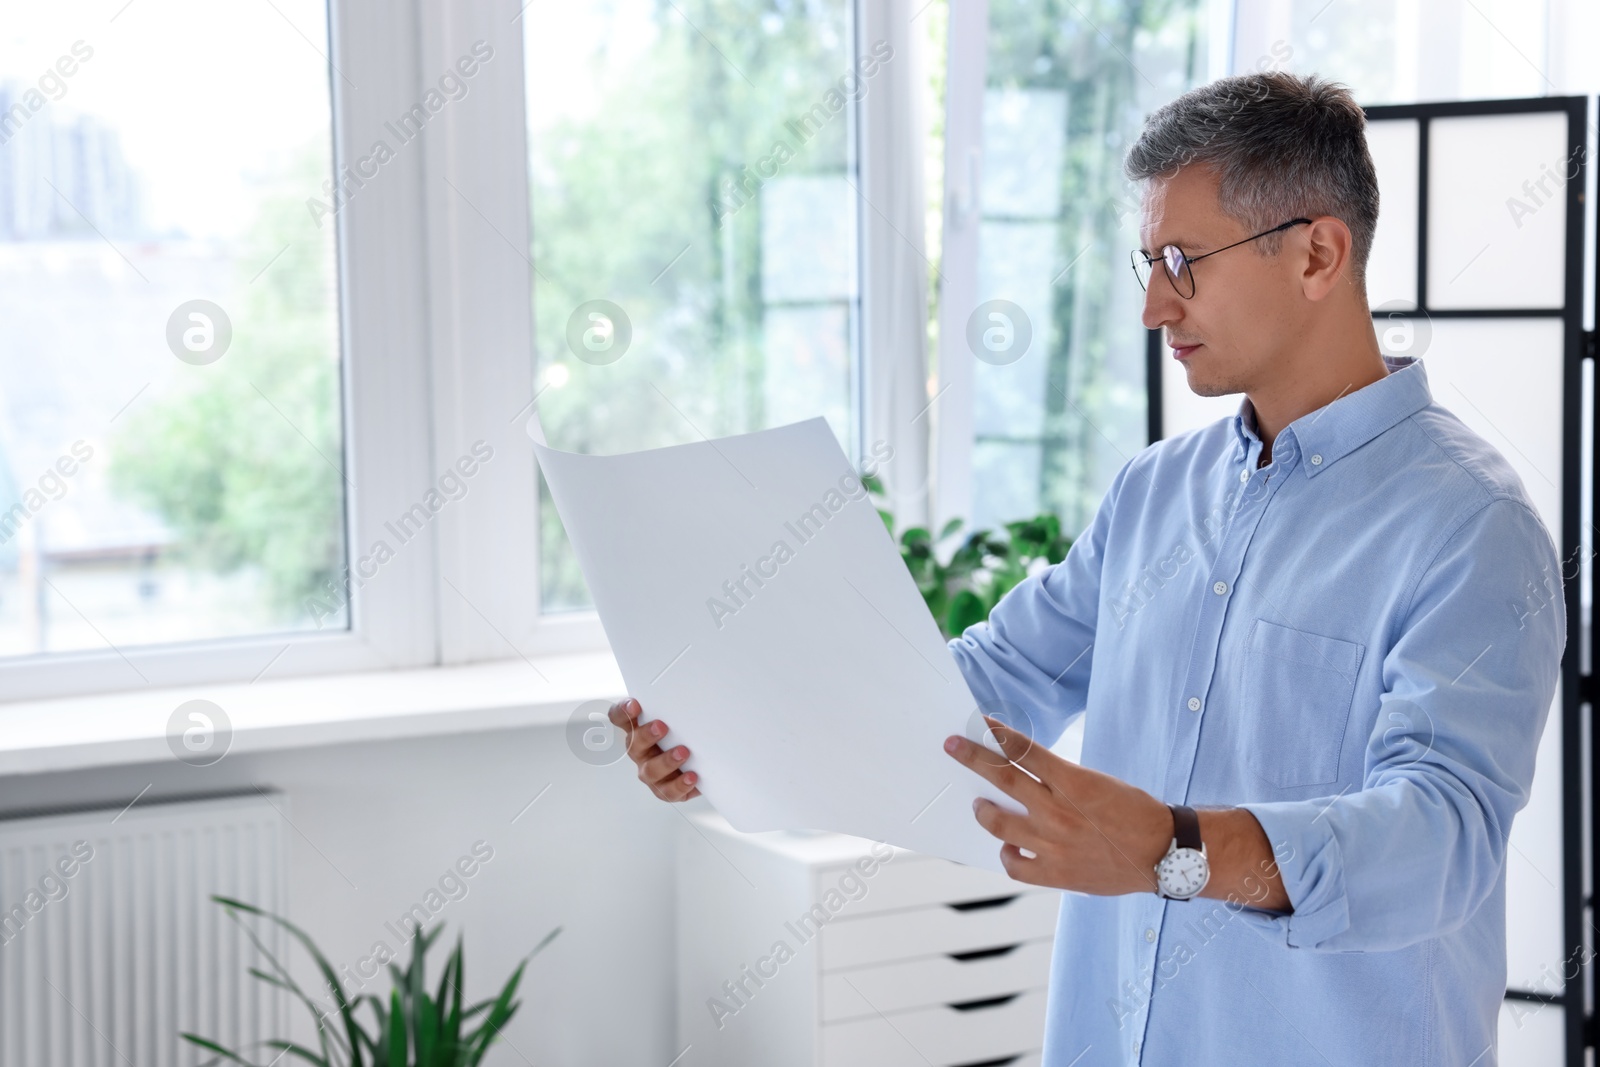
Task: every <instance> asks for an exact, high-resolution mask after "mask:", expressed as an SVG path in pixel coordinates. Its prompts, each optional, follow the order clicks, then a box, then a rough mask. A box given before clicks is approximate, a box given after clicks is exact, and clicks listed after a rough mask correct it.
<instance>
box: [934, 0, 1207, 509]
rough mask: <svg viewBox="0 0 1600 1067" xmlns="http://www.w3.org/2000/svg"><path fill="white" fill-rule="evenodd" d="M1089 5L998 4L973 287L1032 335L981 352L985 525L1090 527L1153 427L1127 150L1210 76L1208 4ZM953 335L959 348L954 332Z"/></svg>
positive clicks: (976, 490) (977, 366)
mask: <svg viewBox="0 0 1600 1067" xmlns="http://www.w3.org/2000/svg"><path fill="white" fill-rule="evenodd" d="M1092 14H1093V21H1089V19H1088V17H1087V15H1086V13H1085V12H1083V11H1080V10H1079V9H1078V8H1075V7H1073V6H1072V5H1067V6H1066V7H1064V8H1062V9H1060V11H1059V13H1053V9H1050V8H1048V7H1041V6H1040V5H1038V4H1032V3H1026V2H1024V0H991V2H990V4H989V45H988V51H989V56H988V75H987V88H986V90H985V95H984V104H983V186H982V189H983V192H982V198H981V201H982V219H981V222H980V230H979V253H978V292H977V294H976V295H977V301H978V303H979V305H980V306H981V305H982V304H983V303H984V302H987V301H990V300H1005V301H1009V302H1010V303H1012V304H1014V305H1016V306H1017V307H1018V308H1020V309H1021V311H1022V314H1023V315H1025V316H1026V317H1027V322H1028V324H1029V326H1030V328H1031V341H1030V343H1029V345H1028V347H1027V349H1026V350H1025V352H1024V354H1023V355H1022V356H1021V358H1019V359H1016V360H1015V361H1013V362H1005V361H984V360H979V361H977V362H975V363H974V368H973V384H974V390H975V394H974V401H973V429H974V437H975V440H974V443H973V460H972V511H973V514H972V521H973V524H974V525H976V526H980V527H983V526H988V527H993V526H995V525H997V524H1000V523H1005V522H1010V521H1014V520H1017V519H1022V518H1026V517H1029V516H1032V515H1035V514H1038V513H1039V512H1041V511H1053V512H1055V513H1057V514H1058V515H1060V516H1061V518H1062V520H1063V523H1064V525H1065V526H1066V528H1068V529H1070V530H1073V531H1077V530H1081V529H1083V527H1084V526H1086V525H1087V524H1088V522H1089V520H1090V519H1091V518H1092V516H1093V514H1094V509H1095V507H1096V506H1097V505H1098V504H1099V502H1100V498H1101V497H1102V496H1103V495H1104V493H1105V490H1106V488H1107V487H1108V486H1109V485H1110V484H1111V479H1112V478H1113V477H1114V476H1115V474H1116V472H1117V470H1118V469H1120V468H1121V466H1122V465H1123V464H1124V463H1125V462H1127V460H1128V459H1129V458H1130V457H1131V456H1132V455H1133V454H1134V453H1135V452H1137V451H1138V450H1139V449H1140V448H1142V447H1144V445H1145V443H1146V440H1147V434H1148V431H1147V417H1146V386H1145V337H1146V331H1145V329H1144V327H1143V325H1142V324H1141V323H1140V307H1141V303H1142V297H1143V294H1142V293H1141V291H1140V289H1139V283H1138V281H1137V280H1136V279H1135V278H1134V276H1133V272H1132V271H1131V270H1129V269H1128V250H1129V249H1130V248H1134V247H1137V246H1138V244H1139V205H1138V202H1137V198H1136V196H1135V194H1133V193H1132V192H1131V191H1130V190H1129V188H1128V186H1127V183H1126V182H1124V181H1123V178H1122V157H1123V155H1124V153H1126V151H1127V148H1128V145H1129V144H1131V143H1132V140H1133V138H1134V137H1136V136H1137V135H1138V131H1139V128H1140V126H1141V124H1142V123H1143V120H1144V116H1145V115H1147V114H1148V113H1150V112H1151V111H1153V110H1155V109H1156V108H1157V107H1159V106H1160V105H1161V104H1164V103H1166V102H1167V101H1168V100H1171V99H1172V98H1173V97H1176V96H1178V95H1179V94H1181V93H1183V92H1185V91H1187V90H1188V89H1191V88H1193V87H1194V86H1196V85H1199V84H1201V83H1203V82H1205V81H1207V80H1208V72H1207V71H1206V69H1205V57H1206V54H1207V47H1206V41H1205V27H1206V12H1205V5H1204V4H1203V3H1201V2H1200V0H1170V2H1165V3H1159V4H1147V5H1126V4H1124V5H1112V4H1104V5H1097V6H1094V8H1093V11H1092ZM1108 42H1111V44H1110V45H1108ZM1113 45H1114V46H1113ZM952 343H953V344H955V345H959V346H961V347H960V348H959V349H957V350H954V351H952V350H951V349H950V348H949V346H950V345H951V344H952ZM946 346H947V347H946V355H945V356H944V358H962V357H963V356H966V355H967V353H966V351H965V347H966V344H965V342H964V341H963V339H961V338H955V339H953V340H952V339H946Z"/></svg>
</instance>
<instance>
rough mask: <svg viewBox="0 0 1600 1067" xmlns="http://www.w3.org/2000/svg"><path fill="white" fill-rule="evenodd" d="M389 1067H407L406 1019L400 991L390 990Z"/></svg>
mask: <svg viewBox="0 0 1600 1067" xmlns="http://www.w3.org/2000/svg"><path fill="white" fill-rule="evenodd" d="M389 1067H407V1065H406V1018H405V1013H404V1011H402V1010H401V1007H400V990H398V989H391V990H389Z"/></svg>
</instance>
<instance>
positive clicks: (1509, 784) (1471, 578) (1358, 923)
mask: <svg viewBox="0 0 1600 1067" xmlns="http://www.w3.org/2000/svg"><path fill="white" fill-rule="evenodd" d="M1400 618H1401V621H1400V623H1399V626H1398V632H1397V635H1396V637H1395V639H1394V640H1393V642H1392V644H1391V645H1390V649H1389V652H1388V654H1387V655H1386V656H1385V658H1384V661H1383V683H1384V694H1383V696H1382V698H1381V701H1382V703H1381V707H1380V710H1379V714H1378V717H1377V724H1376V726H1375V727H1374V729H1373V731H1372V734H1371V736H1370V737H1369V739H1368V743H1367V748H1366V753H1365V760H1364V764H1363V781H1362V783H1361V786H1360V788H1359V789H1355V790H1347V791H1345V792H1344V793H1342V794H1339V795H1335V796H1331V797H1323V798H1319V799H1314V800H1303V801H1286V802H1268V803H1246V804H1244V805H1241V806H1242V807H1244V808H1246V809H1247V810H1249V811H1250V812H1252V813H1253V814H1254V815H1255V817H1256V819H1257V820H1258V821H1259V822H1260V823H1261V826H1262V828H1263V829H1264V830H1265V831H1266V835H1267V838H1268V840H1269V841H1270V843H1271V845H1272V848H1273V850H1274V856H1275V858H1276V860H1277V863H1278V869H1279V872H1280V874H1281V876H1282V878H1283V884H1284V888H1285V889H1286V891H1287V892H1288V896H1289V900H1290V902H1291V904H1292V906H1293V912H1292V913H1291V914H1288V915H1274V914H1272V913H1268V912H1262V911H1257V910H1254V909H1250V908H1245V909H1243V910H1242V911H1240V912H1239V913H1238V914H1239V915H1241V916H1242V917H1244V918H1245V919H1246V920H1247V921H1249V922H1250V923H1252V924H1253V925H1255V926H1257V927H1259V928H1261V929H1262V930H1264V931H1266V932H1268V933H1269V934H1270V935H1271V936H1273V937H1275V938H1282V940H1283V943H1285V944H1286V945H1288V946H1290V947H1294V948H1308V949H1318V950H1323V951H1384V950H1392V949H1397V948H1403V947H1405V946H1407V945H1411V944H1414V943H1416V942H1419V941H1423V940H1426V939H1428V938H1431V937H1436V936H1438V935H1440V934H1444V933H1447V932H1449V931H1451V930H1454V929H1456V928H1458V927H1460V926H1461V925H1462V924H1464V923H1465V922H1466V921H1467V920H1468V919H1470V918H1471V917H1472V915H1473V913H1474V912H1476V911H1477V909H1478V908H1479V906H1480V905H1482V904H1483V902H1484V901H1485V900H1486V899H1487V898H1488V897H1489V895H1490V894H1491V893H1492V892H1493V891H1494V889H1495V887H1496V885H1497V884H1498V882H1499V880H1500V877H1501V874H1502V871H1503V868H1504V864H1505V856H1506V847H1507V838H1508V836H1509V834H1510V832H1511V822H1512V818H1513V816H1514V815H1515V814H1516V813H1517V812H1518V811H1519V810H1521V808H1522V807H1523V806H1524V805H1525V804H1526V803H1527V800H1528V794H1529V790H1530V788H1531V786H1532V782H1533V773H1534V756H1535V753H1536V751H1537V749H1538V745H1539V738H1540V735H1541V734H1542V732H1543V731H1544V727H1545V722H1546V719H1547V718H1548V716H1549V710H1550V705H1551V701H1552V699H1553V697H1554V695H1555V692H1556V687H1557V680H1558V676H1559V671H1560V665H1561V657H1562V650H1563V648H1564V647H1565V645H1566V633H1567V628H1566V607H1565V603H1564V598H1563V591H1562V585H1561V565H1560V560H1559V557H1558V556H1557V553H1556V550H1555V547H1554V544H1553V543H1552V541H1551V538H1550V535H1549V532H1548V531H1547V530H1546V528H1545V527H1544V525H1543V523H1541V522H1540V520H1539V518H1538V516H1537V515H1536V514H1535V513H1534V512H1533V511H1532V510H1531V509H1530V508H1528V507H1527V505H1525V504H1524V503H1522V502H1521V501H1518V500H1514V499H1510V498H1505V497H1497V498H1494V499H1492V500H1490V501H1489V502H1488V503H1487V504H1484V505H1483V506H1482V507H1480V508H1479V509H1478V510H1477V511H1475V512H1473V513H1472V514H1470V515H1469V516H1468V517H1466V518H1465V519H1463V520H1462V521H1461V522H1460V524H1459V525H1458V526H1457V528H1456V529H1455V530H1454V531H1453V532H1449V533H1447V534H1446V535H1445V536H1444V539H1443V542H1442V544H1441V545H1440V548H1439V550H1438V552H1437V554H1436V555H1435V556H1434V558H1433V561H1432V562H1431V563H1430V564H1429V565H1428V566H1427V567H1426V568H1425V570H1424V571H1423V572H1422V574H1421V576H1420V578H1418V579H1417V581H1416V584H1415V589H1414V590H1413V592H1412V595H1411V597H1410V598H1409V604H1408V608H1407V609H1406V610H1405V611H1404V612H1403V613H1402V614H1401V616H1400Z"/></svg>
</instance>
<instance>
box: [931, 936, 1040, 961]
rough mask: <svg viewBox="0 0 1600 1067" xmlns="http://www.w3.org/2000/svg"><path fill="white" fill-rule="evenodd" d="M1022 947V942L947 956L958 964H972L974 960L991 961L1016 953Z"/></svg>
mask: <svg viewBox="0 0 1600 1067" xmlns="http://www.w3.org/2000/svg"><path fill="white" fill-rule="evenodd" d="M1021 947H1022V942H1021V941H1018V942H1017V943H1016V944H1015V945H1001V946H1000V947H999V948H975V949H973V950H972V951H971V952H946V953H945V955H946V956H949V957H950V958H951V959H953V960H955V961H956V962H957V963H970V962H971V961H972V960H990V959H994V958H995V957H996V956H1004V955H1007V954H1008V953H1012V952H1015V951H1016V950H1017V949H1019V948H1021Z"/></svg>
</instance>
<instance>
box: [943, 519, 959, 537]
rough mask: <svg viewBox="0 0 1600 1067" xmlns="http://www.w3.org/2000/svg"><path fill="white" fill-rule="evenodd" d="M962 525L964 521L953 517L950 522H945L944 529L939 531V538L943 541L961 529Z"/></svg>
mask: <svg viewBox="0 0 1600 1067" xmlns="http://www.w3.org/2000/svg"><path fill="white" fill-rule="evenodd" d="M961 526H962V522H961V520H960V519H951V520H950V521H949V522H947V523H945V524H944V529H942V530H940V531H939V540H940V541H943V540H944V539H945V538H946V537H949V536H950V535H951V534H953V533H955V532H956V531H957V530H959V529H961Z"/></svg>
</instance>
